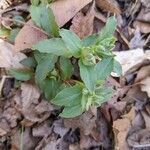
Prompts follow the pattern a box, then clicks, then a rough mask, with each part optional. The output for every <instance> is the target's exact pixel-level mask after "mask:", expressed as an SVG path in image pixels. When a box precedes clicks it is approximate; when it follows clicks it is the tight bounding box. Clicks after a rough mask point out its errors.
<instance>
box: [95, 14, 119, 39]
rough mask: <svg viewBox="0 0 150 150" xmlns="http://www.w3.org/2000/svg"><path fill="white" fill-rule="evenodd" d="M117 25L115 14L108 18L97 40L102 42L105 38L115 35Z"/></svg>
mask: <svg viewBox="0 0 150 150" xmlns="http://www.w3.org/2000/svg"><path fill="white" fill-rule="evenodd" d="M116 26H117V22H116V19H115V17H114V16H113V17H110V18H108V20H107V23H106V26H105V27H104V28H103V29H102V30H101V31H100V33H99V37H98V39H97V42H100V41H102V40H103V39H105V38H109V37H111V36H113V34H114V32H115V29H116Z"/></svg>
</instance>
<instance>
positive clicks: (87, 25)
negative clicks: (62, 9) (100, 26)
mask: <svg viewBox="0 0 150 150" xmlns="http://www.w3.org/2000/svg"><path fill="white" fill-rule="evenodd" d="M93 9H94V8H91V9H90V11H89V12H88V13H87V14H86V15H84V14H83V13H82V12H78V13H77V14H76V15H75V17H74V18H73V20H72V25H71V27H70V30H72V31H73V32H75V33H76V34H77V35H78V36H79V37H80V38H81V39H83V38H84V37H86V36H88V35H91V34H92V33H93V21H94V12H93V11H94V10H93Z"/></svg>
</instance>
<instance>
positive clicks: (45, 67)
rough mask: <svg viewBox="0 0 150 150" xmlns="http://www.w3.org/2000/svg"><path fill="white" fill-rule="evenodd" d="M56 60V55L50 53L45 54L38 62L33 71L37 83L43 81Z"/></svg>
mask: <svg viewBox="0 0 150 150" xmlns="http://www.w3.org/2000/svg"><path fill="white" fill-rule="evenodd" d="M56 62H57V56H55V55H51V54H47V55H45V57H44V58H43V59H42V60H41V61H40V62H39V64H38V66H37V67H36V72H35V79H36V81H37V82H38V83H40V82H43V80H44V79H45V78H46V77H47V75H48V73H49V72H50V71H52V70H53V69H54V66H55V63H56Z"/></svg>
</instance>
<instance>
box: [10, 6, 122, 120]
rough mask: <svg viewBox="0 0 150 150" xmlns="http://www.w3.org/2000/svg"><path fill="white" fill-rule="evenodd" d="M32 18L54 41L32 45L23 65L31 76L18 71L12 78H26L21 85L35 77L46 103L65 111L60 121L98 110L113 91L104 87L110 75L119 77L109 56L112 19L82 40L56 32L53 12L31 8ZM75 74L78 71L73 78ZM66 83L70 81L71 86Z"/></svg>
mask: <svg viewBox="0 0 150 150" xmlns="http://www.w3.org/2000/svg"><path fill="white" fill-rule="evenodd" d="M36 12H37V13H36ZM40 16H42V18H41V17H40ZM31 17H32V19H33V20H34V21H35V23H36V25H37V26H39V27H41V28H42V29H44V30H45V31H46V32H47V33H49V35H50V37H53V38H50V39H47V40H43V41H41V42H39V43H38V44H36V45H34V46H33V50H34V51H33V53H34V57H32V58H30V57H29V58H27V59H26V60H24V61H22V63H24V64H25V65H30V66H29V67H31V68H32V74H31V75H30V74H28V75H26V76H23V75H22V74H21V76H18V73H19V72H17V71H16V72H15V71H13V72H12V75H13V76H15V77H16V78H17V79H19V80H21V79H22V77H25V80H24V81H26V80H29V79H31V77H32V78H33V77H34V78H35V81H36V82H37V83H38V85H39V87H40V88H41V89H42V90H43V93H44V94H45V97H46V99H48V100H51V102H52V103H53V104H55V105H58V106H63V107H64V109H63V112H62V113H61V116H62V117H66V118H71V117H76V116H78V115H80V114H82V113H83V112H84V111H86V110H88V109H89V108H90V107H91V106H100V105H101V104H102V103H103V102H105V101H107V100H109V99H110V97H111V95H112V89H111V88H108V87H105V86H104V83H105V81H106V79H107V78H108V77H109V76H110V74H111V72H115V73H117V74H118V75H120V74H121V66H120V64H119V63H118V62H117V61H116V60H115V59H114V54H113V53H112V49H113V47H114V43H115V38H114V37H113V33H114V31H115V28H116V20H115V18H114V17H111V18H109V19H108V21H107V23H106V26H105V27H104V28H103V29H102V30H101V31H100V32H99V33H98V34H95V35H91V36H89V37H86V38H84V39H82V40H81V39H80V38H79V37H78V36H77V35H76V34H75V33H73V32H71V31H69V30H66V29H59V28H58V26H57V24H56V22H55V18H54V15H53V14H52V11H51V10H49V8H47V7H46V6H42V5H40V6H31ZM44 18H45V19H46V20H48V21H45V19H44ZM43 20H44V21H43ZM54 37H55V38H54ZM72 60H74V62H75V63H73V62H72ZM27 62H28V63H27ZM34 70H35V73H34V72H33V71H34ZM75 70H78V71H79V73H78V74H79V75H78V76H76V78H74V76H75V72H76V71H75ZM16 73H17V74H16ZM66 81H73V84H68V82H66Z"/></svg>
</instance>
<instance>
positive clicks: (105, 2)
mask: <svg viewBox="0 0 150 150" xmlns="http://www.w3.org/2000/svg"><path fill="white" fill-rule="evenodd" d="M96 4H97V5H98V7H100V8H101V9H104V10H105V11H108V12H112V13H116V14H120V13H121V10H120V7H119V5H118V3H117V1H115V0H96Z"/></svg>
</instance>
